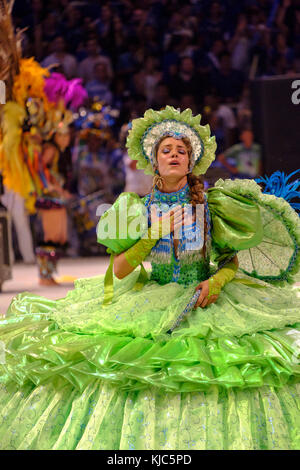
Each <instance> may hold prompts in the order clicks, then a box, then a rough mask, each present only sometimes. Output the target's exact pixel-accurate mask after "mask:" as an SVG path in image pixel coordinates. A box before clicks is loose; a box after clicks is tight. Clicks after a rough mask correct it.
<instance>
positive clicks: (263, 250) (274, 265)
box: [215, 180, 300, 284]
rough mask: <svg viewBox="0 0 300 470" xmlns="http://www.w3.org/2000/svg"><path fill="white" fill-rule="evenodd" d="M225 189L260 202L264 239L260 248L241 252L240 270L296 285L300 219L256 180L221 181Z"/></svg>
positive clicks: (251, 274) (299, 263) (299, 257)
mask: <svg viewBox="0 0 300 470" xmlns="http://www.w3.org/2000/svg"><path fill="white" fill-rule="evenodd" d="M215 186H216V187H222V188H224V189H227V190H229V191H232V192H234V193H236V194H239V195H241V196H243V197H246V198H248V199H250V200H251V201H254V202H255V203H257V204H258V205H259V207H260V212H261V217H262V224H263V239H262V241H261V242H260V244H259V245H257V246H255V247H253V248H249V249H246V250H242V251H239V252H238V260H239V267H240V269H241V270H242V271H243V272H244V273H245V274H247V275H248V276H252V277H255V278H258V279H261V280H263V281H266V282H271V283H276V284H278V283H279V284H284V283H286V282H289V283H294V282H295V278H294V276H295V274H297V272H298V270H299V266H300V250H299V246H300V218H299V216H298V215H297V213H296V211H295V210H294V209H293V208H292V207H291V205H290V204H289V203H288V202H287V201H286V200H284V199H283V198H282V197H277V196H275V195H271V194H265V193H262V191H261V188H260V187H259V186H258V184H257V183H256V182H255V181H254V180H233V181H232V180H226V181H223V180H219V181H217V183H216V185H215Z"/></svg>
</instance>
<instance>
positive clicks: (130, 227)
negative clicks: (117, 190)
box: [97, 192, 148, 254]
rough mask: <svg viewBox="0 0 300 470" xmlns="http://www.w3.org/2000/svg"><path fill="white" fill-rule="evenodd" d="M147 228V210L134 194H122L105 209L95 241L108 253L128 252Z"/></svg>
mask: <svg viewBox="0 0 300 470" xmlns="http://www.w3.org/2000/svg"><path fill="white" fill-rule="evenodd" d="M147 228H148V218H147V210H146V207H145V204H144V202H143V200H142V199H141V198H140V197H139V196H138V195H137V194H135V193H127V192H126V193H122V194H120V196H119V197H118V199H117V200H116V201H115V203H114V204H113V205H112V206H111V207H110V208H109V209H107V210H106V211H105V212H104V214H103V215H102V217H101V218H100V221H99V223H98V225H97V241H98V243H101V244H103V245H105V246H106V247H107V248H108V250H107V252H108V253H114V254H119V253H122V252H123V251H126V250H128V248H130V247H131V246H132V245H134V243H136V241H137V240H138V239H139V238H141V236H142V235H143V233H144V232H145V231H146V230H147Z"/></svg>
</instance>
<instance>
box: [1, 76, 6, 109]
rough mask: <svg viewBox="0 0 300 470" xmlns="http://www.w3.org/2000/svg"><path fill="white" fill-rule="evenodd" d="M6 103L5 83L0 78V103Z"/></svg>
mask: <svg viewBox="0 0 300 470" xmlns="http://www.w3.org/2000/svg"><path fill="white" fill-rule="evenodd" d="M5 103H6V85H5V82H4V81H3V80H0V104H5Z"/></svg>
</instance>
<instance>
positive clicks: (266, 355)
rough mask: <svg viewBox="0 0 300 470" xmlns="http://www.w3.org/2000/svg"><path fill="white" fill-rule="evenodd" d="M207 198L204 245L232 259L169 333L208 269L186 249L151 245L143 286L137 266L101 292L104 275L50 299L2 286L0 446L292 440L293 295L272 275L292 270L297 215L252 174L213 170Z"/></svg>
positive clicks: (154, 446) (296, 414) (181, 445)
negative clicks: (214, 288) (205, 297)
mask: <svg viewBox="0 0 300 470" xmlns="http://www.w3.org/2000/svg"><path fill="white" fill-rule="evenodd" d="M176 195H177V196H178V194H177V193H174V196H176ZM171 196H172V195H171ZM208 207H209V211H210V218H211V223H212V226H211V238H212V248H213V249H214V250H215V252H217V253H219V255H220V254H221V255H222V254H224V253H225V254H228V253H230V252H233V251H235V250H241V251H240V252H239V262H240V267H241V269H240V270H239V271H238V273H237V275H236V278H235V279H234V280H233V281H232V282H230V283H228V284H227V285H226V286H225V287H224V288H223V290H222V292H221V294H220V297H219V299H218V301H217V302H216V303H215V304H212V305H210V306H209V307H208V308H205V309H201V308H198V309H196V310H194V311H192V313H190V315H189V316H188V317H187V319H186V320H185V321H183V322H182V323H180V325H179V326H178V328H176V329H175V330H174V332H173V333H172V335H168V334H167V333H166V332H167V331H168V329H169V328H170V327H171V326H172V324H173V323H174V321H175V320H176V318H177V317H178V315H179V314H180V313H181V312H182V311H183V309H184V308H185V306H186V305H187V303H188V302H189V300H190V298H191V297H192V295H193V292H194V289H195V286H196V285H197V284H198V283H199V282H200V281H201V280H203V279H205V278H207V276H208V270H209V269H211V267H209V266H208V265H207V263H206V264H205V261H204V260H201V259H197V254H195V256H194V257H193V256H190V258H189V257H186V258H184V257H183V258H182V260H180V261H179V262H178V260H177V261H176V259H175V258H174V255H172V259H171V262H170V260H169V261H168V262H159V259H158V258H157V259H156V258H155V262H153V270H152V275H151V277H150V279H149V280H148V281H147V283H146V284H145V285H144V286H143V288H139V289H137V288H136V281H137V279H138V276H139V270H138V269H137V270H135V271H134V272H133V273H132V274H130V275H129V276H127V277H126V278H125V279H123V280H121V281H120V280H118V279H114V294H113V300H112V302H111V304H109V305H106V306H103V305H102V303H103V297H104V276H96V277H93V278H88V279H79V280H77V281H75V288H74V290H71V291H69V293H68V294H67V296H66V297H65V298H63V299H59V300H57V301H51V300H47V299H46V298H43V297H39V296H37V295H34V294H30V293H28V292H25V293H22V294H19V295H17V296H16V297H15V298H14V299H13V300H12V303H11V305H10V308H9V310H8V312H7V315H6V317H5V318H4V319H2V320H1V322H0V341H2V343H0V344H1V345H2V346H4V347H5V355H4V356H5V357H3V354H2V361H1V360H0V362H2V364H0V449H68V450H71V449H98V450H99V449H108V450H113V449H134V450H141V449H146V450H169V449H170V450H175V449H180V450H183V449H300V365H299V345H300V330H299V326H300V298H299V289H297V288H295V287H293V284H288V283H287V282H283V281H284V280H291V274H293V273H295V272H296V270H297V263H298V261H299V260H298V259H297V256H298V254H299V253H298V251H297V250H298V246H299V241H300V233H299V232H300V231H299V218H298V216H297V214H296V213H295V212H294V211H293V210H292V209H291V207H290V206H289V204H288V203H287V202H285V201H284V200H282V199H279V198H275V197H274V196H267V195H263V194H261V192H260V189H259V187H258V186H257V185H256V184H255V183H254V182H253V181H245V182H239V181H234V182H232V181H225V182H223V181H221V182H220V183H218V184H217V185H216V187H215V188H213V189H211V190H209V192H208ZM268 217H269V218H268ZM261 220H262V224H261V222H260V221H261ZM254 246H258V247H259V249H258V250H257V252H255V248H253V247H254ZM272 250H273V251H272ZM262 253H264V255H263V254H262ZM272 253H274V257H273V259H272ZM155 256H156V257H157V256H158V255H157V254H156V255H155ZM164 256H165V255H164ZM260 257H261V258H260ZM268 260H269V264H268ZM250 261H251V263H252V265H251V266H250V264H249V263H250ZM255 263H257V264H255ZM175 265H176V269H177V278H176V282H174V281H172V279H173V277H172V276H173V275H174V269H175ZM178 266H179V268H178ZM268 269H269V271H268ZM270 269H271V270H273V271H272V275H270ZM249 274H251V276H250V275H249ZM255 277H256V278H255ZM279 281H281V283H280V282H279ZM278 284H279V285H278ZM0 359H1V356H0ZM3 359H4V360H3Z"/></svg>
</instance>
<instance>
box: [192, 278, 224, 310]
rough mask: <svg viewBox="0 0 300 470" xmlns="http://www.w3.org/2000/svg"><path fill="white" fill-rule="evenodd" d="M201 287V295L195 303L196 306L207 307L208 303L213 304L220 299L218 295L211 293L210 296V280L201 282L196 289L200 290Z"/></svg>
mask: <svg viewBox="0 0 300 470" xmlns="http://www.w3.org/2000/svg"><path fill="white" fill-rule="evenodd" d="M199 289H201V294H200V296H199V299H198V300H197V303H196V304H195V308H196V307H201V308H204V307H207V306H208V305H210V304H213V303H215V302H216V301H217V300H218V298H219V296H218V295H211V296H209V297H208V295H209V282H208V281H203V282H200V284H199V285H198V286H197V287H196V290H199Z"/></svg>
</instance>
